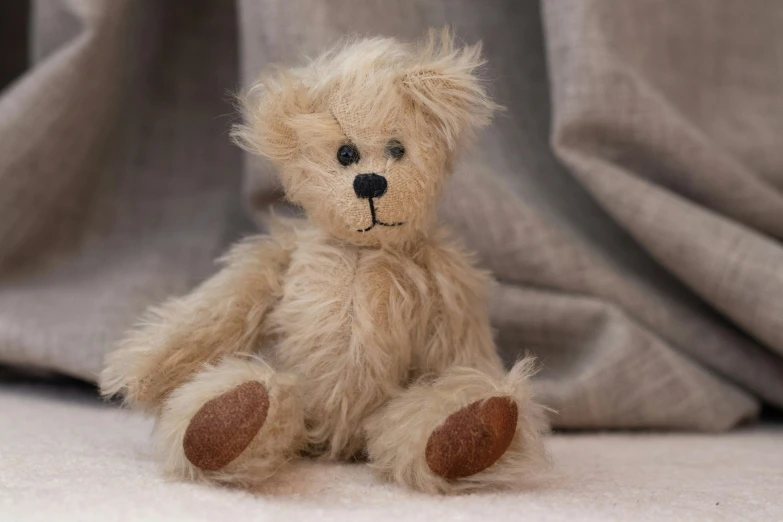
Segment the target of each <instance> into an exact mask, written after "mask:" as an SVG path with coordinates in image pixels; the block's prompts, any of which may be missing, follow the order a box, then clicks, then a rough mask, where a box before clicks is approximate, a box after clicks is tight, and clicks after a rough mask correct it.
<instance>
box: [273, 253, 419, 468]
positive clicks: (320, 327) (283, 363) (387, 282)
mask: <svg viewBox="0 0 783 522" xmlns="http://www.w3.org/2000/svg"><path fill="white" fill-rule="evenodd" d="M321 254H323V252H321ZM351 254H352V255H346V254H345V253H342V255H337V256H325V255H318V256H310V257H308V256H305V255H302V256H296V255H295V256H294V259H293V260H292V263H291V265H290V267H289V270H288V272H287V273H286V276H285V282H284V287H283V296H282V298H281V300H280V301H279V303H278V305H277V306H276V307H275V309H274V310H273V311H272V312H271V313H270V316H269V323H268V324H269V331H270V333H272V334H273V336H274V339H275V357H274V359H275V363H276V366H277V369H278V370H279V371H282V372H290V373H293V374H295V375H297V376H298V377H299V382H300V385H301V393H302V399H303V403H304V407H305V420H306V425H307V442H308V446H309V448H308V449H309V451H310V452H312V453H315V454H323V455H326V456H328V457H331V458H347V457H350V456H351V455H354V454H356V453H358V452H359V451H361V449H362V447H363V444H364V440H363V435H362V434H363V430H362V423H363V421H364V420H365V419H366V418H367V416H368V415H370V414H371V413H372V412H373V411H375V410H376V409H377V408H378V407H379V406H381V405H382V404H383V403H384V401H385V400H387V399H388V398H389V397H390V396H391V395H392V394H393V393H394V392H395V391H397V390H399V388H400V386H402V385H404V383H405V381H406V380H407V378H408V372H409V370H410V366H411V350H412V347H413V346H415V345H416V343H418V342H421V340H420V339H419V337H420V335H421V332H423V329H422V328H419V327H417V325H418V324H419V323H420V322H421V321H420V319H421V317H420V314H421V313H422V309H423V301H422V297H423V296H422V295H421V294H420V292H418V291H417V289H416V285H415V284H414V283H413V281H411V280H409V279H410V277H409V276H410V274H408V271H409V270H414V271H415V265H413V266H412V267H411V266H406V267H405V269H404V270H400V267H399V266H395V263H390V260H386V259H384V257H383V256H380V255H374V254H373V255H369V256H368V255H367V254H365V253H362V252H361V251H358V252H353V253H351ZM313 259H316V260H317V262H313ZM417 275H418V276H419V277H422V274H417ZM419 286H422V285H421V284H420V285H419Z"/></svg>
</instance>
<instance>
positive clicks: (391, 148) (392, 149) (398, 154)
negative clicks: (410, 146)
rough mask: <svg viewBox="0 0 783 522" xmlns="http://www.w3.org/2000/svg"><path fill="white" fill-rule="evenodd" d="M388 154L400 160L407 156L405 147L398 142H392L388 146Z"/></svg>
mask: <svg viewBox="0 0 783 522" xmlns="http://www.w3.org/2000/svg"><path fill="white" fill-rule="evenodd" d="M386 154H388V155H389V157H391V158H394V159H396V160H398V159H400V158H402V157H403V156H404V155H405V147H403V146H402V143H400V142H399V141H398V140H391V141H390V142H389V143H388V144H387V145H386Z"/></svg>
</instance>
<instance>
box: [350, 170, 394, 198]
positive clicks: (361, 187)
mask: <svg viewBox="0 0 783 522" xmlns="http://www.w3.org/2000/svg"><path fill="white" fill-rule="evenodd" d="M353 191H354V192H356V196H357V197H360V198H364V199H367V198H379V197H381V196H383V195H384V194H385V193H386V178H384V177H383V176H379V175H378V174H357V175H356V177H355V178H354V179H353Z"/></svg>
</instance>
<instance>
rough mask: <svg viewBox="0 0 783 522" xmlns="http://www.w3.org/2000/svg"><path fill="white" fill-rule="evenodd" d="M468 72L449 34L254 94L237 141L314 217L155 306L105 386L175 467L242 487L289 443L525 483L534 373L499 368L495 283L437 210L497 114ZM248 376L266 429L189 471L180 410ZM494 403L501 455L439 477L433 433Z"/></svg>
mask: <svg viewBox="0 0 783 522" xmlns="http://www.w3.org/2000/svg"><path fill="white" fill-rule="evenodd" d="M481 63H482V61H481V54H480V47H479V46H478V45H476V46H468V47H461V48H459V47H455V45H454V43H453V39H452V37H451V35H450V34H449V33H448V31H443V32H442V33H441V34H440V36H438V35H437V34H436V33H434V32H433V33H431V34H430V36H429V38H428V39H427V40H426V41H425V42H424V43H422V44H420V45H418V46H408V45H405V44H402V43H399V42H397V41H396V40H393V39H368V40H360V41H354V42H348V43H346V44H344V45H342V46H340V47H338V48H336V49H334V50H332V51H330V52H327V53H326V54H325V55H324V56H322V57H320V58H319V59H317V60H314V61H312V62H310V63H308V64H307V65H305V66H303V67H301V68H297V69H288V70H280V71H278V72H276V73H273V74H269V75H265V76H263V77H262V78H261V79H260V80H259V81H258V82H257V83H256V84H254V85H253V86H252V87H251V88H250V90H249V92H248V94H247V96H246V97H245V98H244V100H243V103H244V111H245V118H246V124H245V125H242V126H239V127H237V128H236V130H235V132H234V135H235V137H236V139H237V141H238V142H239V143H240V144H241V145H242V146H244V147H245V148H247V149H248V150H251V151H253V152H255V153H258V154H261V155H264V156H266V157H268V158H270V159H271V160H273V161H274V162H275V163H276V164H277V166H278V168H279V171H280V175H281V179H282V181H283V184H284V187H285V190H286V194H287V196H288V198H289V199H290V200H291V201H293V202H294V203H297V204H298V205H300V206H301V207H303V208H304V209H305V211H306V213H307V215H308V218H309V220H306V221H279V222H277V224H276V225H275V226H274V228H273V230H272V232H271V234H270V236H263V237H257V238H251V239H249V240H246V241H245V242H243V243H241V244H239V245H238V246H236V247H235V248H234V249H232V250H231V252H230V253H229V254H228V255H227V256H226V257H225V258H224V264H225V266H224V268H223V269H222V270H221V271H220V272H219V273H218V274H217V275H215V276H214V277H213V278H212V279H210V280H209V281H207V282H205V283H204V284H202V285H201V286H200V287H199V288H197V289H196V290H195V291H194V292H192V293H191V294H190V295H188V296H186V297H184V298H180V299H172V300H170V301H169V302H167V303H165V304H164V305H162V306H160V307H157V308H153V309H152V310H151V311H150V312H149V313H148V314H147V316H146V319H145V320H144V321H143V322H142V323H141V324H140V325H139V326H138V327H137V328H136V329H134V330H133V331H132V332H130V333H129V334H128V336H127V338H126V339H125V340H124V341H123V342H122V343H121V345H120V346H119V349H118V350H117V351H116V352H115V353H114V354H112V355H111V356H110V357H109V359H108V361H107V366H106V369H105V371H104V373H103V374H102V377H101V386H102V390H103V392H104V393H105V394H106V395H114V394H122V395H123V396H124V397H125V400H126V402H127V403H128V404H129V405H132V406H137V407H140V408H143V409H145V410H146V411H147V412H149V413H152V414H154V415H156V417H157V419H158V422H157V429H156V438H157V440H158V443H159V447H160V448H161V452H162V454H163V459H164V461H165V462H166V468H167V469H168V470H169V471H170V472H172V473H174V474H176V475H179V476H183V477H186V478H189V479H194V480H212V481H216V482H228V483H239V484H246V483H253V482H259V481H262V480H265V479H266V478H268V477H269V476H270V475H271V474H272V473H273V472H274V471H275V470H276V469H277V468H279V467H280V466H281V465H283V463H284V462H285V461H286V460H287V459H288V458H291V457H292V456H293V455H294V454H295V453H296V452H297V450H304V451H306V452H307V453H309V454H311V455H320V456H322V457H324V458H329V459H347V458H351V457H353V456H356V455H359V454H361V453H363V452H365V451H366V453H367V454H368V456H369V459H370V462H371V464H372V466H374V467H375V468H377V469H378V470H379V471H380V472H381V473H382V474H383V475H384V476H386V477H388V478H389V479H391V480H394V481H397V482H400V483H403V484H407V485H409V486H411V487H413V488H416V489H419V490H422V491H430V492H455V491H464V490H469V489H476V488H481V487H500V486H511V485H519V484H522V483H523V482H524V480H525V479H530V478H531V477H533V476H534V475H535V473H536V471H537V470H539V469H540V467H541V466H542V465H544V464H545V463H546V457H545V453H544V450H543V444H542V442H541V437H540V434H541V432H542V431H543V430H544V428H545V422H544V421H543V415H542V414H541V409H540V407H539V406H537V405H536V404H535V403H534V401H533V398H532V393H531V390H530V387H529V375H530V372H531V362H530V361H529V360H523V361H520V362H519V363H517V365H516V366H515V367H514V368H513V369H512V370H511V372H510V373H508V374H506V372H505V370H504V368H503V366H502V363H501V361H500V358H499V357H498V355H497V353H496V351H495V346H494V343H493V339H492V332H491V328H490V324H489V320H488V314H487V304H486V301H487V297H486V293H487V289H488V287H489V284H490V281H491V280H490V278H489V276H488V275H487V274H485V273H483V272H481V271H480V270H477V269H476V268H475V267H474V266H473V264H472V262H471V260H470V258H469V256H467V255H466V253H465V252H464V251H463V248H462V247H461V246H460V245H459V242H458V241H456V240H455V239H453V238H451V237H450V236H449V234H448V231H447V230H446V229H445V228H443V227H442V226H439V225H438V224H437V222H436V218H435V208H436V201H437V197H438V195H439V193H440V190H441V187H442V185H443V182H444V181H445V179H446V177H447V176H448V174H449V172H450V171H451V169H452V167H453V165H454V162H455V160H456V158H457V154H458V152H460V151H462V150H464V148H465V147H467V146H468V145H469V143H470V141H471V138H472V137H473V134H474V132H475V131H476V130H477V129H478V128H480V127H482V126H484V125H486V124H487V123H488V122H489V120H490V117H491V115H492V112H493V111H494V110H495V109H496V106H495V105H494V103H493V102H492V101H491V100H490V99H489V97H488V96H487V94H486V91H485V88H484V86H483V84H482V82H481V81H480V79H479V78H478V76H477V75H476V70H477V68H478V67H479V66H480V65H481ZM346 145H347V146H350V147H352V148H353V149H354V150H355V151H357V155H356V157H355V158H353V159H352V162H349V163H348V164H347V165H345V164H343V163H341V162H340V161H338V157H337V151H338V150H339V149H340V148H341V147H343V146H346ZM392 146H402V147H403V148H404V153H403V154H402V155H400V154H399V151H396V153H392V152H390V150H391V148H390V147H392ZM362 174H364V175H367V174H372V175H374V176H375V177H376V178H377V177H379V176H382V177H383V179H384V180H385V182H384V185H383V190H379V191H378V192H377V193H376V194H375V195H374V196H373V197H372V198H367V197H365V196H361V195H360V193H359V190H358V189H356V188H355V183H356V181H355V179H357V176H359V175H362ZM248 381H256V382H259V383H261V384H262V385H263V386H264V388H265V389H266V390H267V392H268V394H269V395H270V408H269V413H268V416H267V419H266V422H265V423H264V425H263V426H262V428H261V429H260V430H259V432H258V434H257V435H256V437H255V438H254V439H253V440H252V442H251V443H250V444H249V445H248V446H247V447H246V448H245V450H244V451H243V452H242V453H241V454H240V455H239V457H237V458H236V459H235V460H234V461H232V462H231V463H230V464H228V465H227V466H226V467H225V468H223V469H221V470H219V471H217V472H206V471H203V470H200V469H198V468H196V467H195V466H193V465H192V464H191V463H190V462H189V461H188V460H187V458H186V457H185V454H184V452H183V449H182V440H183V437H184V433H185V431H186V429H187V427H188V424H189V421H190V419H191V418H192V417H193V416H194V415H195V414H196V412H198V410H199V409H200V408H201V406H203V405H204V404H205V403H207V402H208V401H210V400H212V399H215V398H216V397H219V396H221V394H223V393H225V392H227V391H230V390H232V389H233V388H235V387H236V386H238V385H240V384H242V383H245V382H248ZM491 397H511V398H512V399H513V400H514V401H516V403H517V407H518V419H517V427H516V433H515V434H514V436H513V439H512V443H511V446H510V447H509V449H508V450H507V451H506V452H505V454H503V455H502V457H500V459H499V460H498V461H497V462H495V463H494V464H492V465H491V466H489V467H488V468H487V469H485V470H483V471H481V472H479V473H476V474H475V475H473V476H469V477H465V478H462V479H459V480H446V479H443V478H441V477H439V476H437V475H435V474H434V473H433V472H432V471H431V470H430V469H429V467H428V464H427V462H426V459H425V455H424V453H425V452H424V448H425V446H426V444H427V441H428V439H429V436H430V434H431V433H432V432H433V430H434V429H436V428H437V427H438V426H440V425H441V424H443V423H444V421H445V420H446V419H447V418H448V417H449V415H451V414H453V413H455V412H457V411H459V410H460V409H461V408H463V407H465V406H468V405H469V404H471V403H473V402H475V401H483V400H486V399H489V398H491Z"/></svg>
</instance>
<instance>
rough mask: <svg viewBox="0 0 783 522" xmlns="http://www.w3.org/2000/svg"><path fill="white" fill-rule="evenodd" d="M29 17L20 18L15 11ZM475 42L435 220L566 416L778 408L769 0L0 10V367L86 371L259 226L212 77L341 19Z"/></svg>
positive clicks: (782, 136) (257, 198)
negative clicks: (490, 279)
mask: <svg viewBox="0 0 783 522" xmlns="http://www.w3.org/2000/svg"><path fill="white" fill-rule="evenodd" d="M28 23H29V25H28ZM445 23H449V24H452V25H453V26H455V27H456V28H457V30H458V32H459V34H461V35H463V37H464V38H465V40H467V41H473V40H475V39H483V40H484V43H485V49H486V55H487V58H488V59H489V65H488V75H489V77H490V78H491V79H492V90H493V93H494V95H495V96H496V98H497V100H498V101H499V102H500V103H502V104H503V105H505V106H506V107H507V111H506V112H505V113H504V114H503V115H501V116H500V117H499V118H498V119H497V121H496V123H495V124H494V125H493V127H491V128H490V129H489V130H488V131H487V132H486V133H485V134H484V135H483V137H482V140H481V142H480V144H479V145H478V146H477V147H476V151H475V154H474V155H473V156H472V157H471V158H470V159H469V160H468V161H466V162H465V163H464V164H463V165H462V166H461V167H460V168H459V171H458V172H457V174H456V175H455V177H454V178H453V180H452V183H451V186H450V188H449V190H448V193H447V195H446V197H445V199H444V205H443V208H442V215H443V218H444V219H445V220H447V221H448V222H450V223H451V224H452V225H453V226H454V227H455V228H456V229H457V230H458V231H459V232H460V233H461V234H462V235H463V237H464V238H465V239H466V241H467V242H468V244H469V245H470V246H471V247H472V248H474V249H475V250H476V251H477V252H478V253H479V254H480V259H481V260H482V263H483V264H484V266H486V267H487V268H489V269H491V270H492V271H493V272H494V274H495V276H496V277H497V279H498V280H499V281H500V283H501V284H500V285H499V287H498V289H497V291H496V292H495V294H494V295H493V312H492V313H493V321H494V324H495V326H496V327H497V330H498V335H497V337H498V343H499V346H500V347H501V349H502V350H503V353H504V354H505V355H506V356H507V357H508V358H509V360H513V359H514V358H515V357H517V356H518V355H519V354H521V353H523V352H525V351H529V352H532V353H535V354H537V355H538V356H539V357H540V359H541V361H542V371H541V373H540V374H539V376H538V377H537V381H536V382H537V387H538V390H539V393H540V396H541V398H542V400H543V401H544V402H545V403H546V404H548V405H549V406H552V407H553V408H556V409H557V410H559V413H558V415H557V416H555V417H554V419H553V420H554V424H555V425H556V426H560V427H570V428H582V427H619V428H634V427H652V428H682V429H699V430H721V429H727V428H730V427H732V426H735V425H736V424H737V423H739V422H741V421H742V420H744V419H748V418H753V417H754V416H755V415H756V414H757V413H758V411H759V408H760V406H761V405H763V404H769V405H772V406H775V407H781V406H783V245H782V244H781V238H783V146H781V145H783V36H781V32H780V28H781V27H783V2H779V1H778V0H744V1H743V2H716V1H714V0H689V1H687V2H683V1H681V0H634V1H633V2H629V1H627V0H579V1H571V0H543V1H542V2H540V3H539V2H538V1H534V0H490V1H486V2H476V1H474V0H400V1H395V2H388V1H384V2H381V1H380V0H335V1H329V2H324V1H321V0H239V1H238V2H236V3H234V2H230V1H223V0H190V1H188V2H179V1H173V0H172V1H160V0H112V1H111V2H107V1H104V0H40V1H38V2H33V3H32V5H28V2H26V1H23V0H9V1H8V2H3V3H2V4H0V81H2V82H3V84H0V85H4V87H3V86H0V88H2V89H3V90H2V91H0V362H2V363H6V364H10V365H24V366H33V367H37V368H43V369H48V370H53V371H56V372H61V373H65V374H68V375H72V376H75V377H79V378H83V379H86V380H94V379H95V376H96V374H97V372H98V371H99V369H100V367H101V364H102V360H103V357H104V355H105V354H106V353H107V352H108V351H109V350H110V349H111V347H112V343H113V342H114V341H115V340H116V339H117V338H118V337H119V336H120V335H121V333H122V331H123V329H125V328H126V327H128V326H129V325H130V324H131V323H132V322H133V321H134V319H135V318H136V316H137V315H138V314H139V313H140V312H141V311H142V310H143V309H144V308H145V307H146V306H147V305H149V304H151V303H154V302H157V301H160V300H162V299H163V298H165V297H166V296H169V295H171V294H181V293H184V292H186V291H187V290H188V289H189V288H191V287H193V286H194V285H195V284H197V283H198V282H199V281H200V280H202V279H204V278H205V277H207V276H209V274H210V273H212V272H213V271H214V269H215V267H214V265H213V263H212V259H213V258H214V257H216V256H217V255H219V254H220V252H221V251H222V250H224V249H225V248H226V247H227V245H229V244H230V243H231V242H232V241H234V240H236V239H238V238H240V237H241V236H242V235H244V234H247V233H251V232H252V231H254V230H256V229H257V228H258V227H259V226H260V227H263V224H262V223H259V220H258V219H256V218H255V217H256V216H257V215H259V214H258V212H257V211H259V210H263V209H265V208H266V207H267V206H269V205H271V204H274V203H275V202H276V201H277V200H278V199H279V196H280V193H279V190H278V186H277V183H276V181H275V178H274V175H273V173H272V172H271V171H270V169H269V168H268V167H267V166H266V165H265V164H264V163H262V162H259V161H257V160H254V159H252V158H245V157H244V156H243V154H242V153H241V152H240V151H239V149H237V148H236V147H234V146H233V145H232V144H231V143H230V142H229V139H228V135H227V131H228V129H229V127H230V124H231V122H232V121H233V120H234V119H235V118H236V116H235V111H234V109H233V107H232V101H231V93H232V92H236V91H237V90H238V88H239V87H240V85H241V84H242V83H243V82H244V81H247V80H248V79H250V78H252V77H253V76H255V75H256V74H257V73H258V72H259V71H260V70H261V69H263V68H264V67H265V66H267V65H268V64H269V63H272V62H278V61H291V60H297V59H298V58H299V57H300V56H301V55H302V54H310V55H312V54H315V53H317V52H319V51H320V50H322V49H325V48H326V47H328V45H329V44H331V43H334V42H335V41H337V40H338V39H339V38H340V37H341V36H343V35H344V34H351V33H358V34H381V35H393V36H399V37H401V38H405V39H415V38H417V37H419V36H421V35H422V34H423V32H424V31H425V29H426V28H427V27H429V26H440V25H443V24H445Z"/></svg>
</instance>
